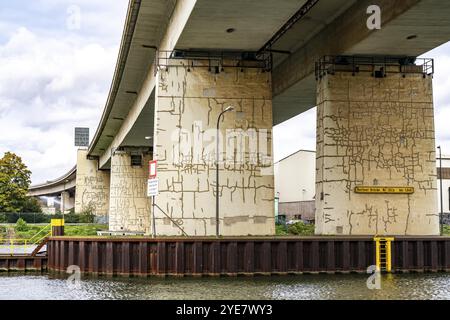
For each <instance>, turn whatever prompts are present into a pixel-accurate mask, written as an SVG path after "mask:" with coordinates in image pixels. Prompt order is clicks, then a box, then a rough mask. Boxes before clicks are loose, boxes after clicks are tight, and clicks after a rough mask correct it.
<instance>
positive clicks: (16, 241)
mask: <svg viewBox="0 0 450 320" xmlns="http://www.w3.org/2000/svg"><path fill="white" fill-rule="evenodd" d="M51 234H52V229H51V224H47V225H46V226H44V227H42V228H41V229H40V230H39V231H38V232H37V233H36V234H34V235H33V236H32V237H31V238H0V243H1V244H0V246H1V247H3V249H6V251H5V250H3V252H1V251H0V254H6V255H10V256H13V255H30V254H31V252H28V250H29V249H34V248H35V247H36V246H37V245H39V244H40V243H41V242H42V241H44V239H45V238H47V237H49V236H51ZM21 250H23V252H21Z"/></svg>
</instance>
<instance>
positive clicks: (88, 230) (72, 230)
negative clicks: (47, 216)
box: [64, 224, 108, 237]
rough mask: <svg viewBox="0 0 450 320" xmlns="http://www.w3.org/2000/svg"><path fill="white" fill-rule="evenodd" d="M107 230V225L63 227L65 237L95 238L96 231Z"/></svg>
mask: <svg viewBox="0 0 450 320" xmlns="http://www.w3.org/2000/svg"><path fill="white" fill-rule="evenodd" d="M104 230H108V225H107V224H85V225H81V224H78V225H66V226H64V235H65V236H80V237H81V236H96V235H97V231H104Z"/></svg>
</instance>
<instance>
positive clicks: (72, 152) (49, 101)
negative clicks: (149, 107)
mask: <svg viewBox="0 0 450 320" xmlns="http://www.w3.org/2000/svg"><path fill="white" fill-rule="evenodd" d="M127 4H128V0H113V1H111V0H16V1H7V0H0V156H1V155H2V154H3V153H4V152H6V151H12V152H15V153H17V154H18V155H19V156H21V157H22V158H23V159H24V161H25V163H26V164H27V165H28V167H29V168H30V169H31V170H32V172H33V175H32V181H33V183H39V182H44V181H46V180H50V179H54V178H57V177H59V176H61V175H62V174H64V173H65V172H67V171H68V170H69V169H70V168H71V167H72V166H73V165H74V164H75V161H76V148H75V147H74V146H73V130H74V127H76V126H82V127H89V128H90V130H91V136H92V135H93V133H94V132H95V129H96V127H97V124H98V122H99V120H100V115H101V112H102V110H103V107H104V105H105V102H106V98H107V94H108V90H109V86H110V84H111V80H112V76H113V71H114V67H115V63H116V58H117V53H118V50H119V44H120V39H121V35H122V28H123V25H124V21H125V14H126V9H127ZM425 56H427V57H431V58H435V59H436V60H435V63H436V74H435V78H434V79H435V80H434V94H435V107H436V112H435V113H436V131H437V139H438V141H437V143H438V144H442V147H443V150H444V151H445V150H448V152H447V153H450V130H449V129H448V125H447V123H446V122H448V119H450V90H449V89H448V88H450V75H449V74H448V72H447V71H449V70H450V44H447V45H443V46H441V47H439V48H437V49H435V50H433V51H432V52H429V53H427V54H426V55H425ZM446 126H447V128H446ZM274 148H275V160H278V159H281V158H283V157H285V156H287V155H289V154H290V153H293V152H295V151H296V150H298V149H312V150H313V149H314V148H315V109H311V110H310V111H308V112H306V113H304V114H302V115H299V116H297V117H295V118H293V119H291V120H289V121H287V122H285V123H283V124H281V125H279V126H277V127H275V129H274Z"/></svg>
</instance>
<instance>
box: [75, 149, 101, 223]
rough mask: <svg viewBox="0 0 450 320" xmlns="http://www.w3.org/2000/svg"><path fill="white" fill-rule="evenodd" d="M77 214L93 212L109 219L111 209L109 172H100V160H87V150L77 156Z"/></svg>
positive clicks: (79, 152)
mask: <svg viewBox="0 0 450 320" xmlns="http://www.w3.org/2000/svg"><path fill="white" fill-rule="evenodd" d="M75 190H76V191H75V212H76V213H81V212H83V211H86V210H89V211H92V212H93V213H94V214H95V215H96V216H101V217H105V218H106V217H107V216H108V209H109V171H102V170H98V160H90V159H88V158H87V150H84V149H80V150H78V154H77V180H76V188H75Z"/></svg>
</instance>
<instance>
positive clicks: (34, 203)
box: [21, 197, 42, 213]
mask: <svg viewBox="0 0 450 320" xmlns="http://www.w3.org/2000/svg"><path fill="white" fill-rule="evenodd" d="M21 212H33V213H42V208H41V206H40V204H39V201H38V199H36V198H34V197H27V198H26V199H25V201H24V202H23V205H22V208H21Z"/></svg>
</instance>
